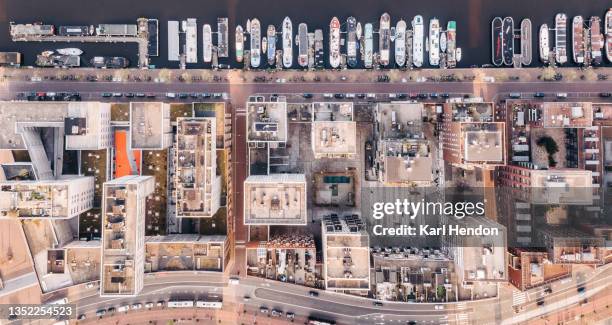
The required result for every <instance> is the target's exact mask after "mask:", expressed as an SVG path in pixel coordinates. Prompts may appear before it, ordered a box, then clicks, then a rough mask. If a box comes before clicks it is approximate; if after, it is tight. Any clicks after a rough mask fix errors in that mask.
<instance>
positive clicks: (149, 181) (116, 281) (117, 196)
mask: <svg viewBox="0 0 612 325" xmlns="http://www.w3.org/2000/svg"><path fill="white" fill-rule="evenodd" d="M154 189H155V179H154V178H153V177H152V176H124V177H121V178H117V179H114V180H112V181H109V182H106V183H104V191H103V196H102V267H101V272H102V274H101V276H100V281H101V282H100V295H101V296H133V295H137V294H138V293H139V292H140V291H141V290H142V287H143V285H144V255H145V248H144V242H145V236H144V235H145V210H146V198H147V196H148V195H150V194H151V193H153V191H154Z"/></svg>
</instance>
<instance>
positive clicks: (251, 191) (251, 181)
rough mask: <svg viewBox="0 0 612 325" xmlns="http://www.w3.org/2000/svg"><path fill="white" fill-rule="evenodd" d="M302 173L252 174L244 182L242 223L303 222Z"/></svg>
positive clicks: (304, 195) (304, 221)
mask: <svg viewBox="0 0 612 325" xmlns="http://www.w3.org/2000/svg"><path fill="white" fill-rule="evenodd" d="M306 200H307V196H306V177H305V175H304V174H271V175H251V176H249V177H248V178H247V179H246V180H245V182H244V223H245V224H249V225H305V224H306V220H307V208H306Z"/></svg>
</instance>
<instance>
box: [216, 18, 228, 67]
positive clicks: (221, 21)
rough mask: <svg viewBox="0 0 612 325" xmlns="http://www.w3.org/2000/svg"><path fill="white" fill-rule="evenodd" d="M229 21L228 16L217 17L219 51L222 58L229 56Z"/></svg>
mask: <svg viewBox="0 0 612 325" xmlns="http://www.w3.org/2000/svg"><path fill="white" fill-rule="evenodd" d="M227 23H228V22H227V18H226V17H222V18H217V53H218V54H219V57H220V58H226V57H228V56H229V46H228V35H227V28H228V27H227Z"/></svg>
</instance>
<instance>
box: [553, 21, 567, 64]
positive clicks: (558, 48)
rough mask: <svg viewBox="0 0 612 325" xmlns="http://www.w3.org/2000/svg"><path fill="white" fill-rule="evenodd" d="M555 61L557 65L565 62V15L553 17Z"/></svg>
mask: <svg viewBox="0 0 612 325" xmlns="http://www.w3.org/2000/svg"><path fill="white" fill-rule="evenodd" d="M555 60H556V61H557V63H558V64H565V63H566V62H567V15H566V14H564V13H559V14H557V15H556V16H555Z"/></svg>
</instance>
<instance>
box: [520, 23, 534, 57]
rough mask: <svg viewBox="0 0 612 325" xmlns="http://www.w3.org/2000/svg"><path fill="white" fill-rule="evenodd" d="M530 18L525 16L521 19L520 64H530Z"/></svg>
mask: <svg viewBox="0 0 612 325" xmlns="http://www.w3.org/2000/svg"><path fill="white" fill-rule="evenodd" d="M531 35H532V34H531V20H530V19H528V18H525V19H523V20H522V21H521V59H520V61H521V64H522V65H530V64H531V60H532V51H531Z"/></svg>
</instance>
